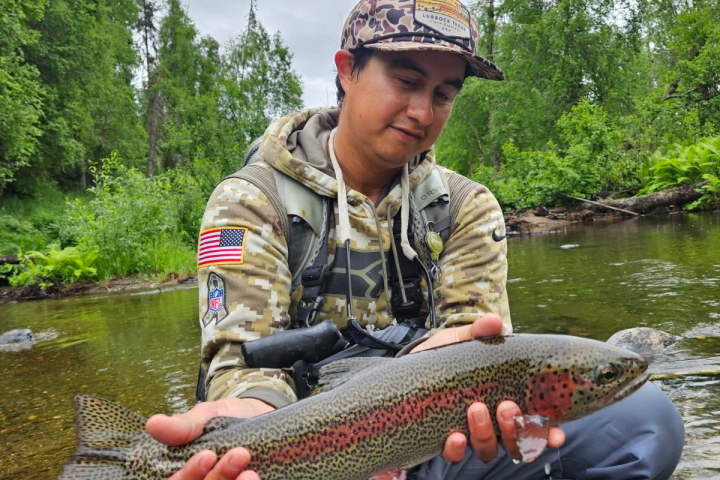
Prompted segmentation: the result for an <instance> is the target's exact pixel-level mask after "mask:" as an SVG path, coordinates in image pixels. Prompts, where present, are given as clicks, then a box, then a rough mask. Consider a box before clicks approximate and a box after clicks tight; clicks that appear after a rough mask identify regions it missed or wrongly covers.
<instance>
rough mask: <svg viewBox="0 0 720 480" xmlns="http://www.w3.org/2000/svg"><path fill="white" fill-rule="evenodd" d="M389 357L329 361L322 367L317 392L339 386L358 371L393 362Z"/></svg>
mask: <svg viewBox="0 0 720 480" xmlns="http://www.w3.org/2000/svg"><path fill="white" fill-rule="evenodd" d="M392 361H394V359H392V358H388V357H352V358H343V359H342V360H338V361H336V362H332V363H328V364H327V365H325V366H324V367H322V368H321V369H320V379H319V380H318V387H317V388H316V390H315V394H317V393H322V392H327V391H328V390H332V389H333V388H338V387H339V386H340V385H342V384H343V383H345V382H347V381H348V380H350V379H351V378H353V377H354V376H356V375H357V374H358V373H360V372H363V371H365V370H368V369H372V368H375V367H377V366H378V365H384V364H385V363H387V362H392Z"/></svg>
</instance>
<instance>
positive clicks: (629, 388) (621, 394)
mask: <svg viewBox="0 0 720 480" xmlns="http://www.w3.org/2000/svg"><path fill="white" fill-rule="evenodd" d="M648 378H650V376H649V375H648V374H647V373H643V374H642V375H640V376H638V377H637V378H635V379H634V380H632V381H631V382H629V383H628V384H627V385H625V386H624V387H622V388H621V389H620V390H618V391H617V392H616V393H615V395H613V396H612V397H609V398H607V399H606V400H605V401H602V402H600V403H601V407H607V406H608V405H610V404H613V403H615V402H617V401H619V400H622V399H623V398H625V397H627V396H628V395H630V394H631V393H633V392H634V391H635V390H637V389H638V388H640V387H642V386H643V385H644V384H645V382H647V380H648Z"/></svg>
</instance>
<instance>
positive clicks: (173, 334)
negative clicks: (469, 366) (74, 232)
mask: <svg viewBox="0 0 720 480" xmlns="http://www.w3.org/2000/svg"><path fill="white" fill-rule="evenodd" d="M563 247H565V248H563ZM509 258H510V273H509V283H508V289H509V294H510V301H511V306H512V312H513V322H514V325H515V329H516V331H517V332H522V333H561V334H572V335H580V336H587V337H590V338H595V339H598V340H606V339H607V338H608V337H609V336H610V335H611V334H612V333H614V332H616V331H618V330H621V329H624V328H629V327H635V326H651V327H655V328H659V329H663V330H666V331H668V332H670V333H673V334H675V335H681V336H683V340H681V342H680V343H679V344H678V345H677V347H676V348H675V350H674V353H673V354H671V355H669V356H667V357H665V358H663V359H661V360H658V362H657V363H655V364H654V365H653V366H652V367H651V368H652V369H653V371H655V372H664V371H674V370H680V371H683V370H691V371H696V370H698V369H707V368H719V367H720V214H719V213H708V214H682V215H671V216H669V217H642V218H638V219H633V220H626V221H623V222H619V223H613V224H606V225H593V226H592V227H587V226H572V227H570V228H568V229H567V230H564V231H562V232H557V233H553V234H545V235H537V236H532V237H524V238H518V239H511V240H510V242H509ZM196 316H197V291H196V290H195V289H186V290H176V291H171V292H165V293H162V294H153V293H143V294H134V295H127V294H126V295H107V296H94V297H75V298H67V299H61V300H47V301H37V302H26V303H19V304H7V305H0V332H4V331H7V330H11V329H14V328H30V329H31V330H33V332H35V333H36V334H37V335H38V336H39V338H40V339H41V340H40V341H39V342H37V343H36V344H35V345H34V346H33V347H32V348H30V349H27V350H20V351H15V350H12V351H8V350H0V373H1V374H2V377H1V378H2V381H0V479H3V480H10V479H13V480H15V479H18V480H19V479H23V480H36V479H37V480H40V479H50V478H57V476H58V474H59V472H60V471H61V470H62V465H63V464H64V463H65V461H67V459H68V458H69V457H70V456H71V455H72V454H73V452H74V450H75V445H74V442H75V440H74V406H73V396H74V395H76V394H78V393H84V394H93V395H99V396H103V397H106V398H109V399H112V400H115V401H118V402H120V403H122V404H123V405H125V406H127V407H128V408H130V409H132V410H134V411H137V412H140V413H143V414H151V413H156V412H165V413H171V412H181V411H184V410H186V409H188V408H190V407H191V406H192V405H193V403H194V400H193V399H194V389H195V376H196V373H197V365H198V360H199V348H198V342H199V335H200V330H199V327H198V322H197V319H196ZM658 384H659V385H660V386H661V388H662V389H663V391H664V392H665V393H666V394H667V395H668V396H669V397H670V398H671V399H672V400H673V402H674V403H675V405H676V406H677V407H678V409H679V410H680V412H681V414H682V416H683V418H684V420H685V424H686V447H685V450H684V453H683V457H682V460H681V463H680V465H679V466H678V469H677V470H676V472H675V475H674V476H673V478H674V479H676V480H686V479H695V478H720V376H712V375H709V376H707V375H706V376H701V375H691V376H683V377H679V378H676V379H672V380H663V381H658Z"/></svg>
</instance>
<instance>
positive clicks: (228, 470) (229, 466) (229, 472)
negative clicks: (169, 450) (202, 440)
mask: <svg viewBox="0 0 720 480" xmlns="http://www.w3.org/2000/svg"><path fill="white" fill-rule="evenodd" d="M272 410H274V408H273V407H271V406H270V405H268V404H266V403H264V402H261V401H260V400H256V399H254V398H242V399H241V398H225V399H222V400H218V401H215V402H204V403H200V404H198V405H196V406H195V407H193V408H192V409H190V410H189V411H187V412H185V413H181V414H179V415H173V416H167V415H154V416H152V417H150V418H149V419H148V422H147V431H148V433H149V434H150V435H152V436H153V438H155V440H157V441H158V442H160V443H164V444H165V445H182V444H185V443H188V442H191V441H193V440H194V439H196V438H197V437H198V436H200V434H201V433H202V431H203V427H204V426H205V424H206V423H207V422H208V420H210V419H212V418H215V417H221V416H222V417H238V418H250V417H255V416H257V415H262V414H263V413H267V412H270V411H272ZM249 463H250V452H248V451H247V450H246V449H244V448H234V449H232V450H229V451H228V452H227V453H226V454H225V455H223V457H222V458H221V459H220V460H219V461H218V459H217V455H216V454H215V452H213V451H210V450H204V451H202V452H199V453H197V454H195V455H193V457H192V458H190V460H188V461H187V463H186V464H185V465H184V466H183V467H182V469H180V470H179V471H178V472H177V473H175V474H174V475H173V476H172V477H170V479H169V480H260V477H258V475H257V473H255V472H253V471H250V470H248V471H243V470H245V468H246V467H247V466H248V464H249ZM241 472H242V473H241Z"/></svg>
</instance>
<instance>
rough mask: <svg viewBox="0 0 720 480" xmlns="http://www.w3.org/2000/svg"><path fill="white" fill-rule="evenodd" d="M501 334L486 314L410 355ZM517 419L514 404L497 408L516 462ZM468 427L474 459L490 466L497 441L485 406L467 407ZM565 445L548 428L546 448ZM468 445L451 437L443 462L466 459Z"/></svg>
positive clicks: (458, 436) (506, 444) (462, 438)
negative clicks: (475, 457) (476, 457)
mask: <svg viewBox="0 0 720 480" xmlns="http://www.w3.org/2000/svg"><path fill="white" fill-rule="evenodd" d="M502 331H503V324H502V319H501V318H500V316H498V315H495V314H487V315H485V316H483V317H481V318H479V319H477V320H476V321H475V322H474V323H473V324H471V325H464V326H462V327H455V328H448V329H447V330H441V331H439V332H437V333H436V334H435V335H433V336H432V337H430V338H429V339H428V340H427V341H425V342H423V343H421V344H420V345H418V346H417V347H415V348H414V349H413V350H412V352H411V353H417V352H420V351H423V350H427V349H429V348H434V347H440V346H443V345H450V344H452V343H458V342H464V341H466V340H472V339H475V338H482V337H492V336H495V335H501V334H502ZM519 415H522V412H521V411H520V407H518V406H517V405H516V404H515V403H514V402H510V401H505V402H502V403H500V405H498V408H497V412H496V419H497V423H498V426H499V427H500V433H501V441H502V445H503V447H504V448H505V451H506V452H507V453H508V455H509V456H510V457H511V458H513V459H515V460H520V459H521V458H522V457H521V455H520V451H519V449H518V446H517V441H516V436H515V421H514V418H515V417H516V416H519ZM468 427H469V430H470V447H471V448H472V450H473V451H474V452H475V455H477V456H478V458H480V460H482V461H483V462H485V463H488V462H491V461H492V460H493V459H495V457H497V453H498V441H497V437H496V436H495V431H494V429H493V425H492V421H491V420H490V412H488V409H487V407H486V406H485V404H483V403H480V402H477V403H474V404H472V405H470V408H468ZM564 442H565V433H564V432H563V431H562V430H561V429H560V428H556V427H555V428H551V429H550V433H549V435H548V442H547V446H548V447H550V448H558V447H560V446H561V445H562V444H563V443H564ZM467 444H468V441H467V438H466V437H465V435H463V434H462V433H459V432H455V433H453V434H451V435H450V436H449V437H448V439H447V440H446V441H445V448H444V450H443V458H444V459H445V460H446V461H448V462H450V463H456V462H459V461H460V460H462V459H463V457H464V456H465V448H466V447H467Z"/></svg>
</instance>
